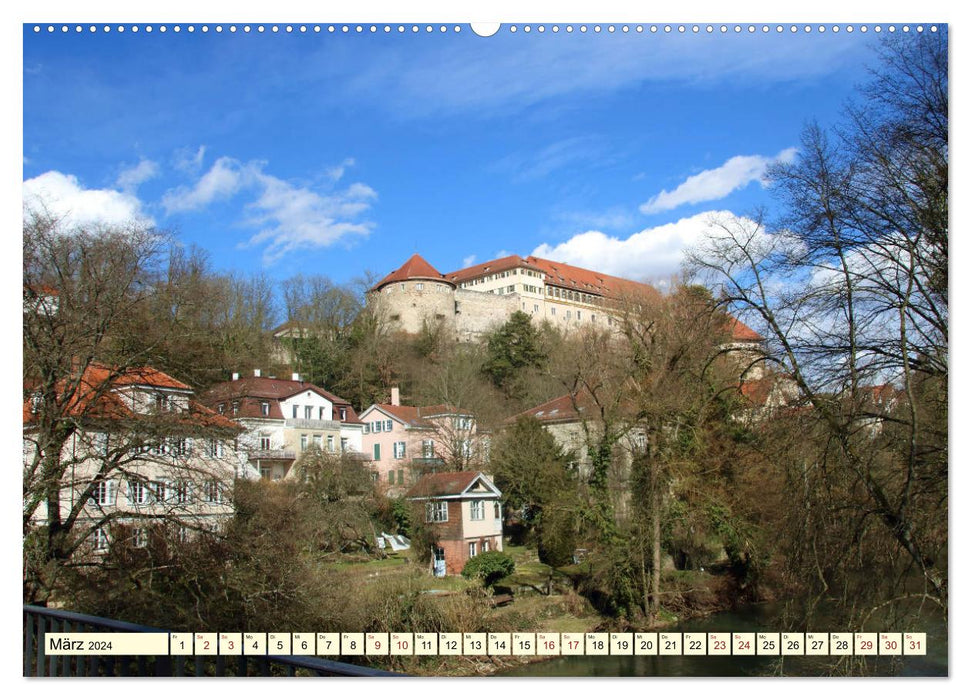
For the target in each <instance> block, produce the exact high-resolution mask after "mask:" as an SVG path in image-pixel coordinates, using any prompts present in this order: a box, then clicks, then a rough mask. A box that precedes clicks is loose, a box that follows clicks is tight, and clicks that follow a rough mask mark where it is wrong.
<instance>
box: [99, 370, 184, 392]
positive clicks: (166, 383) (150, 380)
mask: <svg viewBox="0 0 971 700" xmlns="http://www.w3.org/2000/svg"><path fill="white" fill-rule="evenodd" d="M113 374H114V375H116V376H115V377H114V378H113V379H112V378H111V377H112V375H113ZM84 378H85V381H86V382H87V383H88V384H90V385H91V386H101V385H102V384H104V383H105V382H108V381H109V380H110V381H111V385H112V386H149V387H157V388H159V389H179V390H181V391H192V387H190V386H189V385H188V384H185V383H183V382H180V381H179V380H178V379H175V378H173V377H170V376H169V375H167V374H166V373H165V372H162V371H160V370H157V369H154V368H153V367H133V368H131V369H126V370H122V371H121V372H119V371H118V370H117V369H113V368H111V367H106V366H104V365H96V364H93V365H91V366H90V367H88V369H87V370H86V372H85V375H84Z"/></svg>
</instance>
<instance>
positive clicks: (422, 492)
mask: <svg viewBox="0 0 971 700" xmlns="http://www.w3.org/2000/svg"><path fill="white" fill-rule="evenodd" d="M480 476H482V472H444V473H440V474H425V475H424V476H422V477H421V478H420V479H419V480H418V483H416V484H415V485H414V486H412V487H411V488H410V489H408V492H407V493H406V494H405V498H434V497H436V496H458V495H459V494H461V493H462V492H463V491H465V489H467V488H469V486H471V485H472V483H473V482H474V481H475V480H476V479H477V478H478V477H480Z"/></svg>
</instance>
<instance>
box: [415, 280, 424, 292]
mask: <svg viewBox="0 0 971 700" xmlns="http://www.w3.org/2000/svg"><path fill="white" fill-rule="evenodd" d="M424 288H425V285H424V284H423V283H421V282H418V283H417V284H416V285H415V289H417V290H418V291H419V292H420V291H422V290H423V289H424Z"/></svg>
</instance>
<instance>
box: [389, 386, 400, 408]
mask: <svg viewBox="0 0 971 700" xmlns="http://www.w3.org/2000/svg"><path fill="white" fill-rule="evenodd" d="M391 405H392V406H400V405H401V394H400V393H399V392H398V387H396V386H393V387H391Z"/></svg>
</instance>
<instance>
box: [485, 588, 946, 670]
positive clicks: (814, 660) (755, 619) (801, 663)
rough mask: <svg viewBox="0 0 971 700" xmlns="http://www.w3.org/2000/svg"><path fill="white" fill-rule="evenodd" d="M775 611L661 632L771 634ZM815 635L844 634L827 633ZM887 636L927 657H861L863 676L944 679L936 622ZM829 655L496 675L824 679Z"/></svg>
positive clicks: (588, 663)
mask: <svg viewBox="0 0 971 700" xmlns="http://www.w3.org/2000/svg"><path fill="white" fill-rule="evenodd" d="M777 611H778V608H777V607H775V606H772V605H750V606H746V607H744V608H740V609H739V610H736V611H733V612H725V613H717V614H715V615H711V616H709V617H706V618H700V619H697V620H689V621H686V622H684V623H682V624H680V625H677V626H675V627H671V628H667V629H666V630H665V631H673V632H760V631H761V632H767V631H768V632H776V631H781V630H778V629H776V628H775V627H774V626H773V624H772V622H773V620H774V619H775V614H776V612H777ZM820 631H831V632H837V631H839V632H844V631H845V632H849V631H853V630H842V629H835V628H834V629H829V630H820ZM885 631H892V632H926V633H927V649H928V654H927V656H904V657H867V662H868V667H867V668H868V670H867V672H866V673H867V675H873V676H947V627H946V625H945V624H944V622H943V620H942V619H929V620H927V621H925V622H924V623H922V628H921V629H906V630H904V629H893V630H885ZM834 661H836V657H832V656H823V657H818V656H802V657H798V656H787V657H785V659H784V661H783V660H782V659H781V657H766V656H748V657H746V656H735V657H731V656H729V657H725V656H562V657H559V658H556V659H551V660H549V661H539V662H536V663H533V664H528V665H526V666H520V667H516V668H513V669H509V670H507V671H505V672H503V673H500V674H499V675H502V676H599V677H616V676H772V675H784V676H805V677H812V676H825V675H832V673H833V670H832V665H833V663H834Z"/></svg>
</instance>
